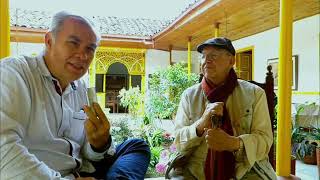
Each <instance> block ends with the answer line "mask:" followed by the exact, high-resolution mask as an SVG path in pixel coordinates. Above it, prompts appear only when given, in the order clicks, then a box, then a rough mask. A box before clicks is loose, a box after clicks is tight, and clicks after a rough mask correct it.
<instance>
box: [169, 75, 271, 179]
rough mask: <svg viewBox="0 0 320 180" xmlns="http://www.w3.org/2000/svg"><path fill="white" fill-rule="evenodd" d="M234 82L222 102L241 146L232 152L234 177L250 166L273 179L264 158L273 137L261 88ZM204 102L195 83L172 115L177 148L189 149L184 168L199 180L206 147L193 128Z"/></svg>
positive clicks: (182, 150)
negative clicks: (242, 147)
mask: <svg viewBox="0 0 320 180" xmlns="http://www.w3.org/2000/svg"><path fill="white" fill-rule="evenodd" d="M238 82H239V85H237V86H236V88H235V90H234V91H233V92H232V94H231V95H230V96H229V97H228V99H227V101H226V106H227V110H228V112H229V116H230V119H231V124H232V127H233V133H234V135H235V136H238V137H240V138H241V140H242V141H243V144H244V148H245V150H244V151H243V152H241V153H237V154H236V177H237V179H241V178H242V177H243V176H244V175H245V174H246V173H247V172H248V171H250V170H251V168H252V169H254V170H255V171H258V172H256V173H258V174H259V175H260V176H261V177H262V179H276V176H275V173H274V170H273V169H272V166H271V164H270V163H269V161H268V153H269V150H270V147H271V145H272V142H273V136H272V129H271V123H270V117H269V112H268V106H267V100H266V96H265V93H264V90H263V89H261V88H260V87H258V86H256V85H254V84H251V83H249V82H247V81H243V80H238ZM208 103H209V102H208V100H207V99H206V97H205V95H204V92H203V90H202V88H201V84H196V85H194V86H192V87H190V88H188V89H187V90H185V91H184V93H183V94H182V96H181V101H180V104H179V108H178V111H177V115H176V118H175V137H176V138H175V144H176V146H177V149H178V151H180V152H183V153H184V152H189V151H193V153H192V155H191V157H190V160H189V163H188V164H187V168H185V170H186V171H189V172H190V173H191V174H192V175H193V176H195V178H196V179H199V180H202V179H205V175H204V162H205V159H206V156H207V151H208V148H207V145H206V142H205V140H204V136H202V137H198V136H197V135H196V127H197V125H198V124H199V122H200V119H201V116H202V114H203V112H204V110H205V106H206V104H208Z"/></svg>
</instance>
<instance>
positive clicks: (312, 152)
mask: <svg viewBox="0 0 320 180" xmlns="http://www.w3.org/2000/svg"><path fill="white" fill-rule="evenodd" d="M316 148H317V146H316V145H315V144H314V143H310V141H309V140H306V139H305V140H303V141H302V142H301V143H299V145H298V147H297V150H296V155H297V158H298V159H300V160H302V161H303V162H304V163H306V164H314V165H315V164H317V159H316Z"/></svg>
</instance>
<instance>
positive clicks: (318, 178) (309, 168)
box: [296, 161, 320, 180]
mask: <svg viewBox="0 0 320 180" xmlns="http://www.w3.org/2000/svg"><path fill="white" fill-rule="evenodd" d="M296 176H297V177H300V178H301V179H302V180H320V175H319V174H318V167H317V165H309V164H304V163H303V162H301V161H296Z"/></svg>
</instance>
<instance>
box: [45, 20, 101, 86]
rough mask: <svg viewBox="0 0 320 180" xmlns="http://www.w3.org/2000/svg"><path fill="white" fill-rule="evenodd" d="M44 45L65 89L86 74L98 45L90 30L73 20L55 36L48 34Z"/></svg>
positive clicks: (50, 65) (46, 60) (48, 61)
mask: <svg viewBox="0 0 320 180" xmlns="http://www.w3.org/2000/svg"><path fill="white" fill-rule="evenodd" d="M45 42H46V53H45V62H46V64H47V66H48V69H49V71H50V72H51V74H52V75H53V76H54V77H55V78H57V79H58V80H59V82H60V85H61V86H62V88H63V89H64V88H65V87H66V86H67V85H68V84H69V83H70V82H72V81H74V80H77V79H79V78H80V77H82V76H83V75H84V74H85V73H86V72H87V70H88V68H89V65H90V63H91V61H92V59H93V57H94V53H95V50H96V47H97V45H98V40H97V37H96V34H95V33H94V31H93V30H92V29H91V27H90V26H88V25H87V24H85V23H84V22H82V21H81V20H79V19H76V18H72V17H70V18H67V19H66V20H65V21H64V23H63V25H62V27H61V28H60V30H59V31H58V32H57V34H56V36H55V37H54V36H53V34H52V33H51V32H49V33H47V34H46V37H45Z"/></svg>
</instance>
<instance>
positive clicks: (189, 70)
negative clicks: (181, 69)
mask: <svg viewBox="0 0 320 180" xmlns="http://www.w3.org/2000/svg"><path fill="white" fill-rule="evenodd" d="M188 75H189V77H190V75H191V37H189V38H188Z"/></svg>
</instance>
